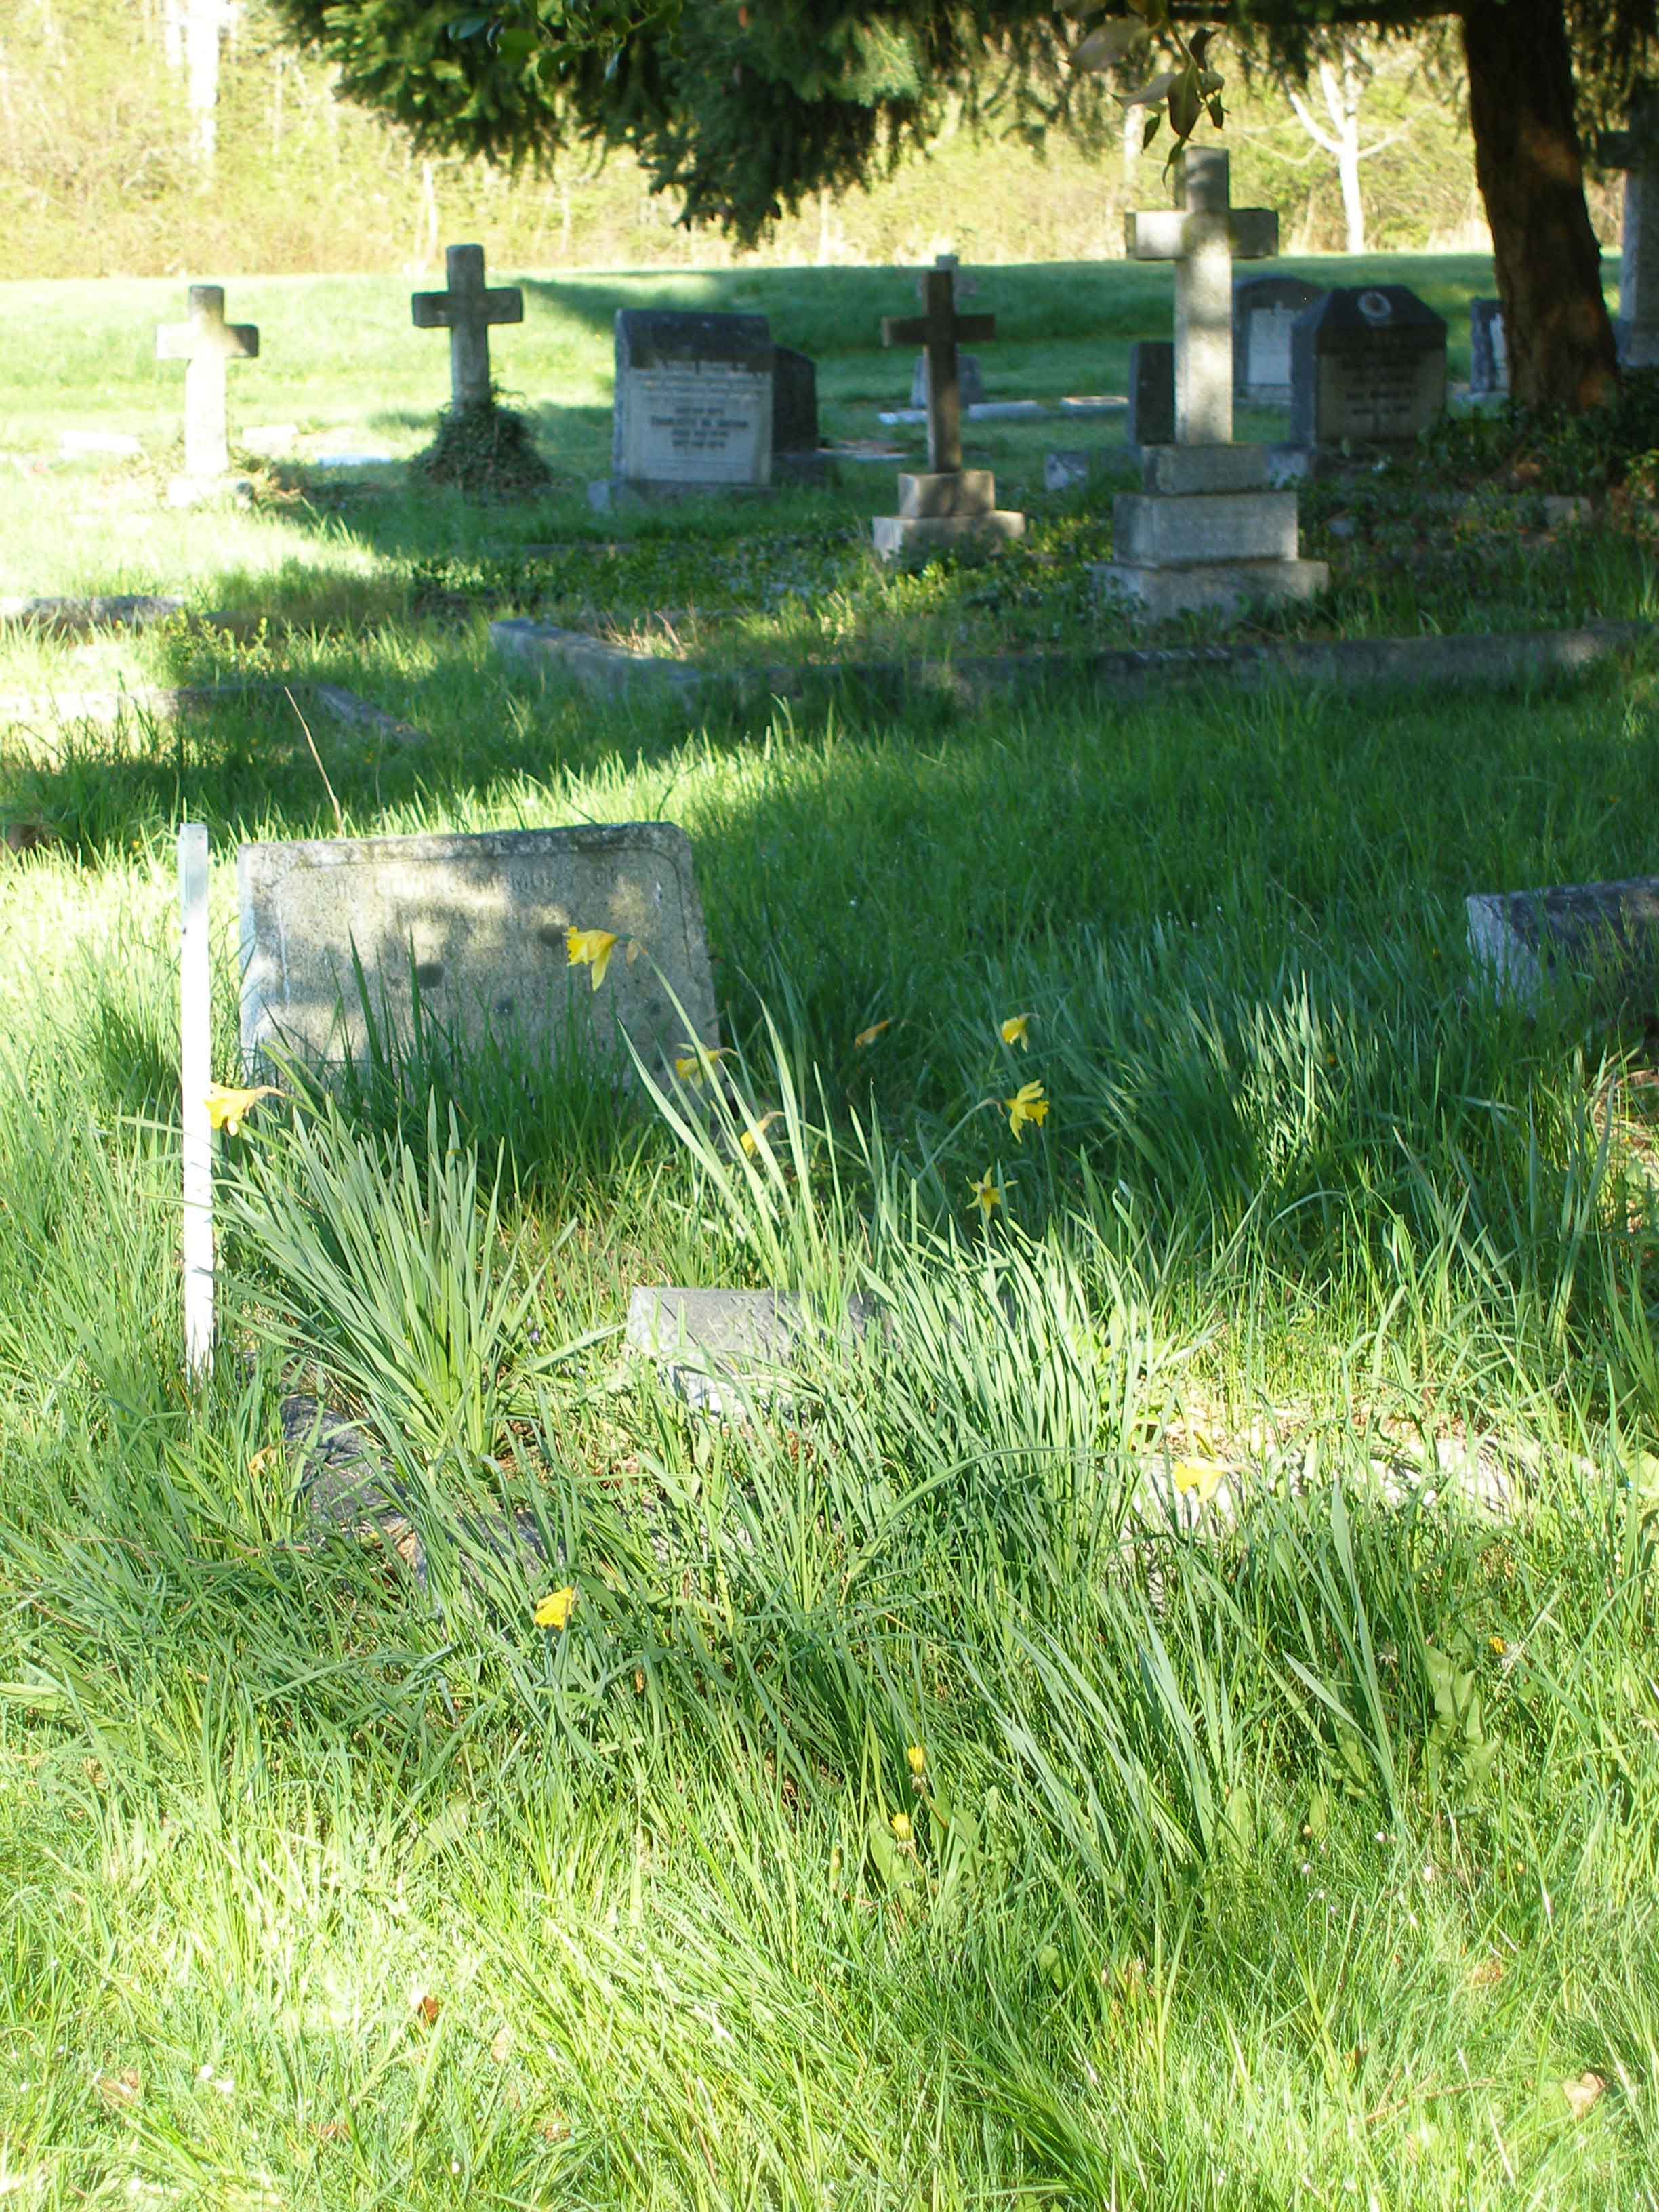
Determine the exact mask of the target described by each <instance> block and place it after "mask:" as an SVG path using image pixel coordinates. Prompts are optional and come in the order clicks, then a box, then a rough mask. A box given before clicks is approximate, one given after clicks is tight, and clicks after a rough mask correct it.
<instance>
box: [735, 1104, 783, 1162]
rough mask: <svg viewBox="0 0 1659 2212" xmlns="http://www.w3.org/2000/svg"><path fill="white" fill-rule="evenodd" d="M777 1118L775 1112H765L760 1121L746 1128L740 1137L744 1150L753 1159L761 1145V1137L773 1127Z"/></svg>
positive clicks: (739, 1141)
mask: <svg viewBox="0 0 1659 2212" xmlns="http://www.w3.org/2000/svg"><path fill="white" fill-rule="evenodd" d="M777 1118H778V1117H777V1115H776V1113H775V1112H774V1113H771V1114H763V1115H761V1117H760V1119H759V1121H757V1122H756V1123H755V1124H754V1126H753V1127H752V1128H748V1129H745V1130H744V1133H743V1134H742V1136H740V1137H739V1138H738V1143H739V1144H740V1145H741V1146H743V1149H744V1152H746V1153H747V1154H748V1155H749V1158H750V1159H751V1160H752V1159H753V1158H754V1157H755V1150H756V1147H757V1146H758V1145H759V1143H760V1140H761V1139H762V1138H763V1136H764V1135H765V1134H766V1133H767V1131H768V1130H769V1128H770V1127H771V1126H772V1124H773V1122H774V1121H776V1120H777Z"/></svg>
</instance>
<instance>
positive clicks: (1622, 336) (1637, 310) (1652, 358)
mask: <svg viewBox="0 0 1659 2212" xmlns="http://www.w3.org/2000/svg"><path fill="white" fill-rule="evenodd" d="M1631 125H1632V127H1631V129H1630V130H1628V131H1604V132H1603V133H1602V135H1601V137H1600V138H1599V139H1598V140H1597V141H1596V145H1595V153H1596V158H1597V160H1598V161H1603V162H1605V163H1606V165H1607V167H1608V168H1610V169H1622V170H1623V171H1624V172H1625V228H1624V244H1623V245H1622V246H1621V247H1620V255H1619V358H1620V361H1621V362H1623V363H1624V365H1625V366H1626V368H1650V367H1651V366H1652V365H1653V364H1654V363H1655V362H1659V112H1656V110H1655V106H1654V103H1653V100H1652V99H1651V96H1650V98H1649V100H1648V101H1647V102H1646V104H1642V103H1639V102H1638V103H1632V109H1631ZM1644 217H1645V220H1644Z"/></svg>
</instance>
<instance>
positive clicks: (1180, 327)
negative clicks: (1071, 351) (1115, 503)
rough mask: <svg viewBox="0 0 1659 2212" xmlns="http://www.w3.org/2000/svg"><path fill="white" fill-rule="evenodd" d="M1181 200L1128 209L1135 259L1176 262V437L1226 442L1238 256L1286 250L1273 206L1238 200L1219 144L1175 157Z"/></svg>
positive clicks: (1127, 240) (1127, 233)
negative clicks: (1241, 204) (1144, 210)
mask: <svg viewBox="0 0 1659 2212" xmlns="http://www.w3.org/2000/svg"><path fill="white" fill-rule="evenodd" d="M1175 174H1176V204H1175V205H1174V207H1172V208H1159V209H1158V210H1155V211H1154V212H1152V214H1150V215H1126V216H1124V218H1123V236H1124V245H1125V246H1126V248H1127V252H1128V256H1129V258H1130V259H1131V260H1132V261H1173V262H1174V264H1175V265H1176V304H1175V349H1176V410H1175V442H1176V445H1178V446H1225V445H1229V444H1231V441H1232V435H1233V263H1234V262H1235V261H1265V260H1267V258H1268V257H1269V256H1270V255H1272V254H1274V253H1277V252H1278V251H1279V217H1278V216H1277V215H1276V214H1275V213H1274V212H1273V210H1272V209H1271V208H1236V207H1234V206H1233V204H1232V195H1231V189H1230V185H1229V179H1228V159H1227V155H1225V153H1224V152H1223V151H1222V150H1221V149H1219V148H1218V147H1214V146H1201V147H1192V146H1189V147H1188V149H1187V151H1186V152H1185V153H1184V154H1183V155H1181V156H1180V158H1179V159H1178V160H1177V161H1176V165H1175Z"/></svg>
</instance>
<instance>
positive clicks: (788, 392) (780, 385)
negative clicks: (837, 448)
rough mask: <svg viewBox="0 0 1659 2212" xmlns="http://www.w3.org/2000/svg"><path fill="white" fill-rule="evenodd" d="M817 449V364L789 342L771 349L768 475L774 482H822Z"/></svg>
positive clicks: (823, 473) (822, 461) (825, 468)
mask: <svg viewBox="0 0 1659 2212" xmlns="http://www.w3.org/2000/svg"><path fill="white" fill-rule="evenodd" d="M828 466H829V465H828V463H827V461H826V460H825V459H824V457H823V454H822V453H820V452H819V450H818V365H817V362H815V361H814V360H813V359H812V356H811V355H810V354H805V353H798V352H797V351H796V350H795V349H794V347H793V346H774V347H773V349H772V477H773V481H774V482H775V483H823V480H824V477H825V476H826V474H827V471H828Z"/></svg>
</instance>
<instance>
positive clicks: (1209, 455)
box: [1140, 446, 1268, 499]
mask: <svg viewBox="0 0 1659 2212" xmlns="http://www.w3.org/2000/svg"><path fill="white" fill-rule="evenodd" d="M1140 483H1141V489H1142V490H1143V491H1146V492H1148V493H1151V494H1155V495H1159V496H1161V497H1164V498H1166V499H1185V498H1189V497H1194V496H1196V495H1198V494H1200V493H1211V494H1214V493H1218V492H1241V491H1266V490H1267V489H1268V482H1267V451H1266V449H1265V447H1261V446H1143V447H1141V448H1140Z"/></svg>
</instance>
